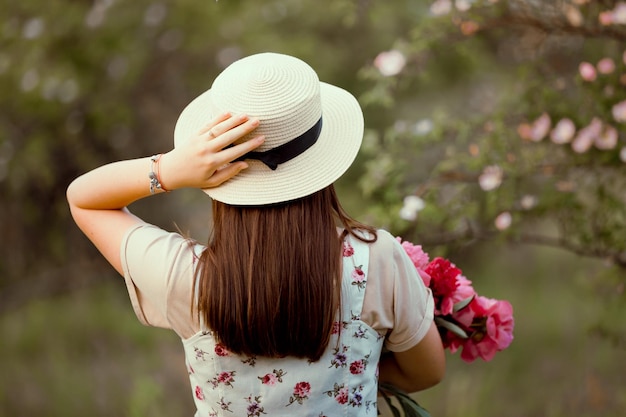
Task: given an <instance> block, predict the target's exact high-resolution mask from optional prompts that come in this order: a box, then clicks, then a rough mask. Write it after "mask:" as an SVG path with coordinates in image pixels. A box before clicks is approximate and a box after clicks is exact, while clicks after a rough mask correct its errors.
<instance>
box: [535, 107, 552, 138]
mask: <svg viewBox="0 0 626 417" xmlns="http://www.w3.org/2000/svg"><path fill="white" fill-rule="evenodd" d="M551 126H552V120H551V119H550V115H549V114H548V113H542V114H541V116H539V117H538V118H537V120H535V121H534V122H533V124H532V125H531V130H530V140H532V141H533V142H539V141H541V140H542V139H543V138H545V137H546V135H547V134H548V132H549V131H550V127H551Z"/></svg>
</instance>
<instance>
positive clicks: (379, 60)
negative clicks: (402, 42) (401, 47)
mask: <svg viewBox="0 0 626 417" xmlns="http://www.w3.org/2000/svg"><path fill="white" fill-rule="evenodd" d="M405 65H406V58H405V57H404V55H403V54H402V52H400V51H398V50H396V49H392V50H391V51H385V52H381V53H379V54H378V55H377V56H376V58H375V59H374V66H375V67H376V68H378V71H379V72H380V73H381V75H383V76H385V77H391V76H394V75H398V74H399V73H400V71H402V69H403V68H404V66H405Z"/></svg>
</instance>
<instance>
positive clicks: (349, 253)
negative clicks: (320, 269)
mask: <svg viewBox="0 0 626 417" xmlns="http://www.w3.org/2000/svg"><path fill="white" fill-rule="evenodd" d="M352 255H354V249H353V248H352V246H350V244H349V243H348V242H344V243H343V256H344V257H345V258H347V257H350V256H352Z"/></svg>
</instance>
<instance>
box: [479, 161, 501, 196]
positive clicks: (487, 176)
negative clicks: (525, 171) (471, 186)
mask: <svg viewBox="0 0 626 417" xmlns="http://www.w3.org/2000/svg"><path fill="white" fill-rule="evenodd" d="M503 176H504V171H503V170H502V168H500V167H499V166H498V165H489V166H486V167H485V168H484V169H483V172H482V173H481V174H480V176H479V177H478V184H479V185H480V188H482V189H483V191H491V190H495V189H496V188H498V187H499V186H500V184H502V177H503Z"/></svg>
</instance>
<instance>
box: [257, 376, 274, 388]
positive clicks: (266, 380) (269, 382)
mask: <svg viewBox="0 0 626 417" xmlns="http://www.w3.org/2000/svg"><path fill="white" fill-rule="evenodd" d="M259 379H260V380H261V384H265V385H269V386H273V385H276V381H278V378H277V377H276V375H274V374H265V375H264V376H263V377H260V378H259Z"/></svg>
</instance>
